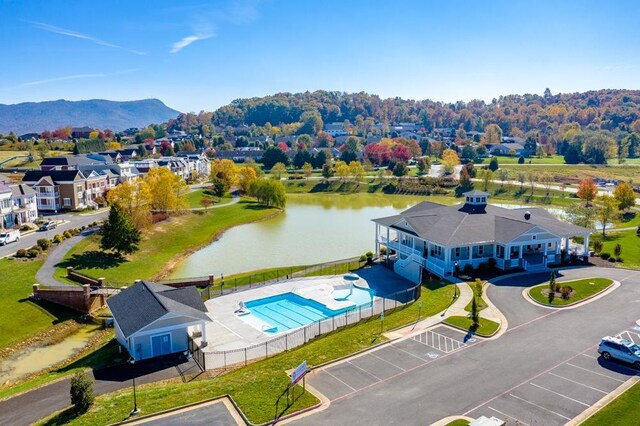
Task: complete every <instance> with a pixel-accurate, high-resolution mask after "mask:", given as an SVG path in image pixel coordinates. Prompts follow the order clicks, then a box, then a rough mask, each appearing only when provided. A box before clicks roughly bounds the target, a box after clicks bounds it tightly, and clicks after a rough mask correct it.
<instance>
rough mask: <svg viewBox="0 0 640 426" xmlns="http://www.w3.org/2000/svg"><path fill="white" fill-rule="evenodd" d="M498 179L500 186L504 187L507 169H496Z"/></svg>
mask: <svg viewBox="0 0 640 426" xmlns="http://www.w3.org/2000/svg"><path fill="white" fill-rule="evenodd" d="M497 174H498V180H499V181H500V188H501V189H503V188H504V183H505V182H506V181H508V180H509V169H498V171H497Z"/></svg>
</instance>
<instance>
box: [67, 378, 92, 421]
mask: <svg viewBox="0 0 640 426" xmlns="http://www.w3.org/2000/svg"><path fill="white" fill-rule="evenodd" d="M70 394H71V403H72V404H73V407H74V408H75V409H76V411H78V412H83V411H86V410H87V409H88V408H89V407H90V406H91V404H93V400H94V398H95V396H94V393H93V380H91V378H90V377H89V375H88V374H87V373H86V372H84V371H78V372H77V373H76V374H74V375H73V377H72V378H71V391H70Z"/></svg>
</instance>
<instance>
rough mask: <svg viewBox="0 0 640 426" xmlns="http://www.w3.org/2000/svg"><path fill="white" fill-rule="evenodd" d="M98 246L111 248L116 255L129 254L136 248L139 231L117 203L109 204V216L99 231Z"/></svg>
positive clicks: (106, 248)
mask: <svg viewBox="0 0 640 426" xmlns="http://www.w3.org/2000/svg"><path fill="white" fill-rule="evenodd" d="M100 234H101V236H102V238H101V240H100V248H101V249H102V250H113V251H115V252H116V253H117V254H118V256H122V254H123V253H124V254H131V253H134V252H136V251H137V250H138V244H139V243H140V231H138V229H136V226H135V224H134V223H133V221H132V220H131V218H129V216H128V215H127V214H126V213H125V211H124V210H123V209H122V208H121V207H120V205H118V204H114V205H112V206H111V209H110V210H109V218H108V220H107V222H106V223H105V224H104V225H103V226H102V230H101V231H100Z"/></svg>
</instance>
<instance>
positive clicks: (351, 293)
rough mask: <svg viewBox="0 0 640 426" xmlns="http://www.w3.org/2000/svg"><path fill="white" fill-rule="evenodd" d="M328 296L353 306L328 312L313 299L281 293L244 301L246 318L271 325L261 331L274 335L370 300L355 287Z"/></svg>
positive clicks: (339, 312) (370, 296)
mask: <svg viewBox="0 0 640 426" xmlns="http://www.w3.org/2000/svg"><path fill="white" fill-rule="evenodd" d="M332 295H333V297H334V298H335V299H337V300H349V301H351V302H353V303H355V304H354V305H352V306H350V307H347V308H343V309H340V310H331V309H329V308H327V307H326V306H325V305H323V304H321V303H319V302H316V301H315V300H312V299H306V298H304V297H301V296H298V295H297V294H294V293H282V294H277V295H275V296H270V297H265V298H262V299H256V300H251V301H248V302H246V303H245V306H246V307H247V308H248V309H249V311H250V312H251V314H250V315H253V316H255V317H257V318H259V319H260V320H261V321H263V322H265V323H267V324H269V325H271V326H272V327H271V328H269V329H265V330H263V331H265V332H267V333H269V334H275V333H281V332H283V331H286V330H291V329H294V328H299V327H304V326H306V325H309V324H312V323H314V322H316V321H322V320H325V319H327V318H331V317H332V316H335V315H339V314H341V313H344V312H346V311H349V310H351V309H356V308H357V307H359V306H364V305H370V304H371V302H372V301H373V296H372V293H371V292H369V291H368V290H365V289H360V288H357V287H354V288H353V289H343V290H335V291H334V292H333V293H332Z"/></svg>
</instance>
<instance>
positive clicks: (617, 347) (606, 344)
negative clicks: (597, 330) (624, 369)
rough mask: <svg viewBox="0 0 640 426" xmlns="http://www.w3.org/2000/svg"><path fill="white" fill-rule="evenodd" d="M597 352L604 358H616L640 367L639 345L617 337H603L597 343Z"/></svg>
mask: <svg viewBox="0 0 640 426" xmlns="http://www.w3.org/2000/svg"><path fill="white" fill-rule="evenodd" d="M598 353H599V354H600V355H602V358H604V359H612V358H614V359H617V360H620V361H624V362H628V363H629V364H633V365H634V367H636V368H637V369H640V346H638V345H637V344H635V343H633V342H630V341H629V340H625V339H620V338H618V337H611V336H606V337H603V338H602V340H601V341H600V345H598Z"/></svg>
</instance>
